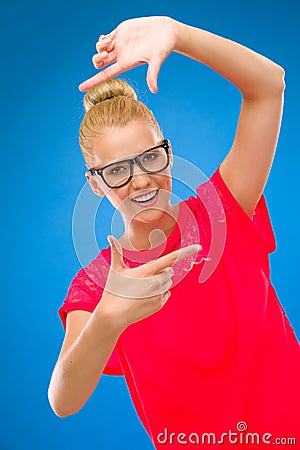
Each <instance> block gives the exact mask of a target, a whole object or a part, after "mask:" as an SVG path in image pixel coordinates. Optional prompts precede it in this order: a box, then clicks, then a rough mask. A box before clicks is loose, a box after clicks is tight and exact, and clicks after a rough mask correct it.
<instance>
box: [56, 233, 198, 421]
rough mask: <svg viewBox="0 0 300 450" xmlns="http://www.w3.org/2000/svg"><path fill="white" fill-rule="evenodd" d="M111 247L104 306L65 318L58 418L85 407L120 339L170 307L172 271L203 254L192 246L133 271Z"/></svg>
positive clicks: (113, 244) (115, 247)
mask: <svg viewBox="0 0 300 450" xmlns="http://www.w3.org/2000/svg"><path fill="white" fill-rule="evenodd" d="M109 242H110V245H111V267H110V270H109V273H108V277H107V283H106V286H105V289H104V291H103V293H102V296H101V300H100V301H99V303H98V304H97V306H96V308H95V309H94V311H93V313H89V312H86V311H78V310H77V311H70V312H69V313H68V315H67V329H66V336H65V339H64V343H63V346H62V349H61V352H60V354H59V357H58V360H57V363H56V365H55V368H54V370H53V374H52V377H51V380H50V385H49V389H48V398H49V402H50V405H51V407H52V409H53V411H54V412H55V413H56V414H57V415H58V416H60V417H66V416H68V415H70V414H74V413H76V412H78V411H79V410H80V409H81V408H82V406H83V405H84V404H85V403H86V401H87V400H88V398H89V397H90V396H91V394H92V392H93V391H94V389H95V387H96V385H97V383H98V381H99V379H100V377H101V375H102V373H103V370H104V368H105V365H106V363H107V361H108V358H109V357H110V355H111V353H112V351H113V349H114V347H115V344H116V342H117V340H118V337H119V336H120V335H121V333H122V332H123V331H124V330H125V329H126V328H127V327H128V326H129V325H131V324H133V323H135V322H138V321H139V320H142V319H144V318H146V317H148V316H149V315H151V314H153V313H155V312H156V311H158V310H159V309H161V308H162V307H163V305H164V304H165V303H166V302H167V300H168V298H169V297H170V291H169V290H168V289H169V288H170V287H171V285H172V281H171V277H172V276H173V275H174V270H173V269H172V268H171V267H170V266H171V265H173V264H174V263H175V262H177V261H180V260H181V259H184V258H186V257H187V256H191V255H193V254H194V253H197V252H198V251H199V250H200V249H201V246H199V245H189V246H187V247H184V248H181V249H179V250H175V251H174V252H172V253H168V254H167V255H164V256H161V257H160V258H158V259H156V260H154V261H150V262H147V263H145V264H142V265H141V266H139V267H136V268H129V267H128V266H127V265H126V264H125V263H124V261H123V256H122V249H121V248H120V247H119V244H116V241H115V239H111V238H110V240H109ZM133 286H135V288H134V289H133V288H132V287H133ZM128 289H129V291H130V292H131V294H133V293H134V294H135V295H134V297H133V298H131V294H130V296H129V295H128ZM112 291H113V292H112ZM134 291H135V292H134Z"/></svg>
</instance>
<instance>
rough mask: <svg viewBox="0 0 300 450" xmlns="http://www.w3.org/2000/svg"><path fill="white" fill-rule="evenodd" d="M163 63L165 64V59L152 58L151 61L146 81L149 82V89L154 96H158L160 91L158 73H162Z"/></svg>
mask: <svg viewBox="0 0 300 450" xmlns="http://www.w3.org/2000/svg"><path fill="white" fill-rule="evenodd" d="M162 63H163V59H161V58H157V57H155V58H152V59H151V60H150V61H149V66H148V70H147V78H146V80H147V84H148V86H149V89H150V91H151V92H152V93H153V94H156V93H157V91H158V88H157V78H158V73H159V71H160V66H161V65H162Z"/></svg>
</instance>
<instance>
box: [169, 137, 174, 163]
mask: <svg viewBox="0 0 300 450" xmlns="http://www.w3.org/2000/svg"><path fill="white" fill-rule="evenodd" d="M169 157H170V165H169V168H170V169H172V167H173V151H172V145H171V143H170V146H169Z"/></svg>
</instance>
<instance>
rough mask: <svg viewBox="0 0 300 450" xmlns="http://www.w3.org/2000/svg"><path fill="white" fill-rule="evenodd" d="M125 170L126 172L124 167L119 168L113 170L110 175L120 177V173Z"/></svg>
mask: <svg viewBox="0 0 300 450" xmlns="http://www.w3.org/2000/svg"><path fill="white" fill-rule="evenodd" d="M123 170H126V168H125V167H123V166H117V167H114V168H113V169H111V170H110V171H109V173H110V175H119V173H121V172H123Z"/></svg>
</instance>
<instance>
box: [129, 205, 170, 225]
mask: <svg viewBox="0 0 300 450" xmlns="http://www.w3.org/2000/svg"><path fill="white" fill-rule="evenodd" d="M164 213H165V211H163V210H161V209H157V208H154V207H153V208H151V207H149V208H147V209H144V210H143V211H140V212H139V213H138V214H136V215H135V217H134V219H133V220H136V221H138V222H144V223H153V222H158V221H159V220H161V219H162V217H163V215H164Z"/></svg>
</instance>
